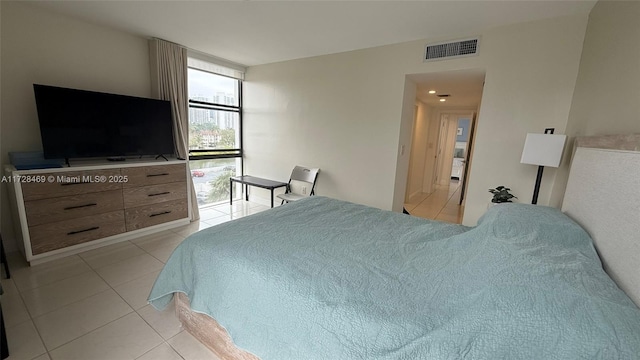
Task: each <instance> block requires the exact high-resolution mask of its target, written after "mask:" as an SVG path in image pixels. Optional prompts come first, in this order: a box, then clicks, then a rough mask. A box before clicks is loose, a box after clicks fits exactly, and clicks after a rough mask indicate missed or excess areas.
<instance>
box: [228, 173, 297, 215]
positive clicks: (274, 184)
mask: <svg viewBox="0 0 640 360" xmlns="http://www.w3.org/2000/svg"><path fill="white" fill-rule="evenodd" d="M234 182H237V183H240V184H243V185H244V186H245V191H244V193H245V194H246V195H245V197H246V200H247V201H249V186H255V187H259V188H262V189H267V190H271V207H273V190H274V189H277V188H281V187H284V186H287V185H288V184H287V183H286V182H281V181H273V180H269V179H263V178H259V177H255V176H250V175H244V176H232V177H230V178H229V185H230V186H231V187H230V188H229V196H230V199H229V204H231V205H233V183H234Z"/></svg>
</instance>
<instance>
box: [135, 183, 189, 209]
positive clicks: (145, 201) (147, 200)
mask: <svg viewBox="0 0 640 360" xmlns="http://www.w3.org/2000/svg"><path fill="white" fill-rule="evenodd" d="M123 196H124V207H125V209H128V208H131V207H135V206H142V205H151V204H157V203H161V202H163V201H171V200H178V199H186V197H187V183H186V182H176V183H169V184H158V185H150V186H141V187H135V188H127V189H124V190H123Z"/></svg>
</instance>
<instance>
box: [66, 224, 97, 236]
mask: <svg viewBox="0 0 640 360" xmlns="http://www.w3.org/2000/svg"><path fill="white" fill-rule="evenodd" d="M98 229H100V226H94V227H90V228H88V229H84V230H78V231H71V232H68V233H67V235H75V234H80V233H83V232H87V231H93V230H98Z"/></svg>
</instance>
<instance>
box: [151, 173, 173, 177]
mask: <svg viewBox="0 0 640 360" xmlns="http://www.w3.org/2000/svg"><path fill="white" fill-rule="evenodd" d="M166 175H169V173H161V174H147V177H154V176H166Z"/></svg>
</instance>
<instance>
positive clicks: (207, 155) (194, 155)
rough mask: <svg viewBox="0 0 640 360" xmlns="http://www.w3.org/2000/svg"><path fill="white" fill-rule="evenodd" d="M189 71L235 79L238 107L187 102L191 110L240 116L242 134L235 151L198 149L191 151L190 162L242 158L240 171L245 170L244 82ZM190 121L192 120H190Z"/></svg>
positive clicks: (195, 101) (193, 68)
mask: <svg viewBox="0 0 640 360" xmlns="http://www.w3.org/2000/svg"><path fill="white" fill-rule="evenodd" d="M188 68H189V69H192V70H196V71H202V72H204V73H208V74H213V75H216V76H222V77H226V78H230V79H233V80H235V81H237V83H238V106H233V105H224V104H216V103H210V102H206V101H198V100H191V99H190V98H188V99H187V100H188V101H187V106H188V108H189V109H191V108H194V109H203V110H217V111H229V112H235V113H237V114H238V131H239V132H240V137H239V144H238V145H239V147H238V148H234V149H198V150H191V149H189V150H188V151H189V161H192V160H210V159H229V158H240V169H243V168H244V161H243V160H244V159H243V155H244V151H243V147H242V143H243V141H242V139H243V126H242V125H243V124H242V80H241V79H238V78H235V77H231V76H226V75H221V74H216V73H213V72H210V71H206V70H202V69H198V68H195V67H188ZM189 120H190V119H189ZM189 126H191V122H190V121H189ZM242 173H243V172H242V170H241V174H242Z"/></svg>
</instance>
